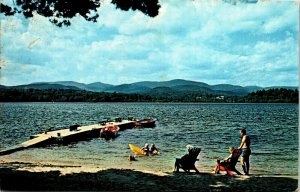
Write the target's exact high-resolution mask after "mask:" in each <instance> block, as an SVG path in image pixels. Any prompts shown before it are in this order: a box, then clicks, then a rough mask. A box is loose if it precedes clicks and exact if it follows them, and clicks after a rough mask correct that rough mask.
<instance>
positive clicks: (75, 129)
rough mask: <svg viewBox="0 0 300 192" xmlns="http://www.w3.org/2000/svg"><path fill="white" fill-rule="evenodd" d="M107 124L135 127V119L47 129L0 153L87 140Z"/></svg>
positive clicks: (121, 128)
mask: <svg viewBox="0 0 300 192" xmlns="http://www.w3.org/2000/svg"><path fill="white" fill-rule="evenodd" d="M107 125H117V126H119V127H120V131H123V130H125V129H130V128H133V127H134V125H135V121H130V120H119V121H116V122H115V121H110V122H104V123H98V124H94V125H87V126H76V125H75V126H70V128H68V129H61V130H55V131H45V132H44V133H41V134H37V135H33V136H31V139H30V140H28V141H25V142H23V143H21V144H20V145H17V146H14V147H11V148H8V149H6V150H3V151H0V155H8V154H11V153H13V152H16V151H20V150H23V149H26V148H30V147H39V146H45V145H48V144H56V143H58V144H61V143H69V142H74V141H80V140H85V139H89V138H95V137H99V136H100V130H101V129H102V128H104V127H105V126H107Z"/></svg>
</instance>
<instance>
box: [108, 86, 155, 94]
mask: <svg viewBox="0 0 300 192" xmlns="http://www.w3.org/2000/svg"><path fill="white" fill-rule="evenodd" d="M150 90H151V88H149V87H146V86H141V85H136V84H122V85H117V86H112V87H110V88H107V89H105V90H104V92H117V93H144V92H147V91H150Z"/></svg>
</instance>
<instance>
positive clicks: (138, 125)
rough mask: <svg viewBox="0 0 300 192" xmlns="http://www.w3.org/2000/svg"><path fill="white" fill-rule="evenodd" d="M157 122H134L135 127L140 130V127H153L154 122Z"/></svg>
mask: <svg viewBox="0 0 300 192" xmlns="http://www.w3.org/2000/svg"><path fill="white" fill-rule="evenodd" d="M156 121H157V119H155V118H147V119H142V120H139V121H136V122H135V127H137V128H140V127H149V128H152V127H155V122H156Z"/></svg>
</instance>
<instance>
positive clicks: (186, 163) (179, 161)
mask: <svg viewBox="0 0 300 192" xmlns="http://www.w3.org/2000/svg"><path fill="white" fill-rule="evenodd" d="M240 135H241V137H242V141H241V144H240V145H239V147H237V148H234V147H229V153H230V155H229V157H227V158H225V159H224V160H223V161H221V160H217V164H216V166H215V168H214V173H216V174H218V173H220V171H221V170H222V171H226V172H227V174H228V175H232V174H233V172H236V173H237V174H238V175H241V173H240V172H239V171H238V170H237V169H236V168H235V165H236V163H237V161H238V159H239V157H240V156H241V160H240V162H241V165H242V168H243V171H244V173H245V175H249V169H250V163H249V157H250V154H251V149H250V137H249V136H248V135H247V134H246V129H242V130H241V131H240ZM186 148H187V153H186V154H185V155H184V156H182V157H181V158H176V161H175V165H174V172H178V171H179V168H182V169H183V170H184V171H186V172H189V171H190V170H192V169H193V170H195V171H196V172H197V173H199V171H198V170H197V168H196V167H195V165H194V163H195V161H197V160H198V159H197V156H198V154H199V153H200V150H201V149H200V148H195V147H193V146H192V145H187V146H186Z"/></svg>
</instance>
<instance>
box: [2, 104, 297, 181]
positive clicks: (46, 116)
mask: <svg viewBox="0 0 300 192" xmlns="http://www.w3.org/2000/svg"><path fill="white" fill-rule="evenodd" d="M129 116H133V117H136V118H137V119H142V118H145V117H155V118H157V119H158V121H157V122H156V127H155V128H140V129H127V130H125V131H122V132H120V135H119V137H117V138H116V139H113V140H109V141H107V140H105V139H102V138H94V139H91V140H88V141H80V142H76V143H72V144H69V145H66V146H48V147H45V148H32V149H27V150H24V151H20V152H16V153H13V154H11V155H8V156H5V158H9V159H12V160H15V161H32V162H54V163H66V164H79V165H80V164H82V165H92V166H95V167H104V168H105V167H109V168H126V169H127V168H128V169H139V170H141V169H142V170H149V171H163V172H164V171H165V172H170V171H172V169H173V164H174V159H175V158H176V157H180V156H182V155H183V154H184V153H185V146H186V145H187V144H192V145H194V146H198V147H201V149H202V151H201V153H200V155H199V159H200V160H199V162H197V164H196V166H197V167H198V168H199V170H200V171H205V172H207V171H211V170H212V169H213V167H214V164H215V160H216V159H218V158H225V157H227V156H228V152H227V150H228V147H229V146H238V145H239V144H240V140H241V138H240V135H239V130H240V129H241V128H243V127H246V128H247V132H248V134H249V135H250V137H251V142H252V145H251V148H252V155H251V157H250V163H251V166H252V167H251V170H250V172H251V173H254V174H272V175H298V105H297V104H211V103H210V104H199V103H0V135H1V145H0V148H1V149H5V148H7V147H11V146H14V145H17V144H20V143H22V142H24V141H26V140H28V139H29V137H30V136H31V135H34V134H37V133H41V132H43V131H45V130H47V129H48V128H50V127H53V128H54V129H59V128H67V127H69V126H70V125H73V124H80V125H89V124H95V123H97V122H98V121H100V120H102V119H105V118H114V117H123V118H127V117H129ZM129 143H132V144H135V145H137V146H143V145H144V144H145V143H149V144H151V143H155V144H156V146H157V147H158V148H160V150H161V155H158V156H151V157H144V156H138V157H137V159H138V161H135V162H128V160H127V157H128V156H129V155H130V154H131V151H130V149H129V147H128V144H129ZM0 158H1V157H0ZM237 168H238V170H240V171H241V170H242V169H241V167H240V165H237Z"/></svg>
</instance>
